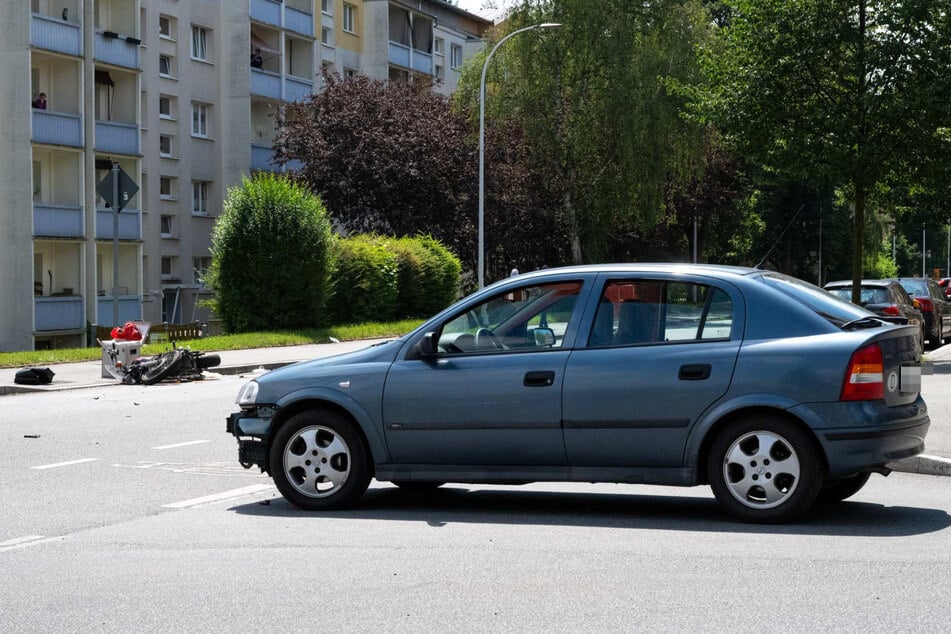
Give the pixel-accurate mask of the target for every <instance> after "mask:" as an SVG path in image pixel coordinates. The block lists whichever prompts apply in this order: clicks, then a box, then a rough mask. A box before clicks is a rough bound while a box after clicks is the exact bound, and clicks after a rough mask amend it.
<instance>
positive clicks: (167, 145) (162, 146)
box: [158, 134, 172, 156]
mask: <svg viewBox="0 0 951 634" xmlns="http://www.w3.org/2000/svg"><path fill="white" fill-rule="evenodd" d="M158 145H159V154H160V155H161V156H171V155H172V135H170V134H160V135H159V138H158Z"/></svg>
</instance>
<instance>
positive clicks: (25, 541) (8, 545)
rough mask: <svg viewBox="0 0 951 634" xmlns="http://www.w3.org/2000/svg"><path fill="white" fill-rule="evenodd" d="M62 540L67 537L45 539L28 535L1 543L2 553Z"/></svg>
mask: <svg viewBox="0 0 951 634" xmlns="http://www.w3.org/2000/svg"><path fill="white" fill-rule="evenodd" d="M61 539H65V537H44V536H43V535H27V536H26V537H17V538H16V539H11V540H8V541H5V542H0V553H3V552H6V551H8V550H16V549H18V548H26V547H27V546H33V545H35V544H45V543H48V542H55V541H59V540H61Z"/></svg>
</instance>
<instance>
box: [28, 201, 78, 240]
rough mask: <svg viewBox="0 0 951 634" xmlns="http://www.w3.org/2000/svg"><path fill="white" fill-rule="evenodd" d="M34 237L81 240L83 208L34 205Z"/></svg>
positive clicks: (43, 204) (37, 203) (45, 204)
mask: <svg viewBox="0 0 951 634" xmlns="http://www.w3.org/2000/svg"><path fill="white" fill-rule="evenodd" d="M33 235H34V237H42V238H81V237H82V236H83V208H82V207H80V206H78V205H76V206H73V205H54V204H52V203H40V202H35V203H33Z"/></svg>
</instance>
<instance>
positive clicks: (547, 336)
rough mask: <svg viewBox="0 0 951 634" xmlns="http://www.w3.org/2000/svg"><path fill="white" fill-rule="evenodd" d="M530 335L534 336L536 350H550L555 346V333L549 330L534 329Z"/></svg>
mask: <svg viewBox="0 0 951 634" xmlns="http://www.w3.org/2000/svg"><path fill="white" fill-rule="evenodd" d="M532 334H534V336H535V347H536V348H551V347H552V346H553V345H555V331H554V330H552V329H551V328H536V329H535V330H533V331H532Z"/></svg>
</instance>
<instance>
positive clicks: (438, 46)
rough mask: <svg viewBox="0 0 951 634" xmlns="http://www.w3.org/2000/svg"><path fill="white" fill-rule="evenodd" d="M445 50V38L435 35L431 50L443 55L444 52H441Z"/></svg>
mask: <svg viewBox="0 0 951 634" xmlns="http://www.w3.org/2000/svg"><path fill="white" fill-rule="evenodd" d="M445 50H446V40H444V39H443V38H441V37H437V38H436V39H435V40H434V43H433V52H434V53H436V55H443V56H445V53H444V52H443V51H445Z"/></svg>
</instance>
